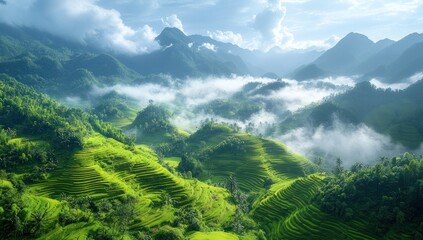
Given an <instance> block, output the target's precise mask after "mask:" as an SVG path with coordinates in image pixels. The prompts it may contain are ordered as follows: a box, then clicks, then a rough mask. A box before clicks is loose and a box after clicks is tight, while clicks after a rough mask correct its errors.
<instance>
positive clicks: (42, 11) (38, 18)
mask: <svg viewBox="0 0 423 240" xmlns="http://www.w3.org/2000/svg"><path fill="white" fill-rule="evenodd" d="M95 3H96V1H93V0H81V1H72V0H62V1H55V0H19V1H8V2H7V4H6V5H1V6H0V21H1V22H4V23H7V24H10V25H17V26H27V27H33V28H37V29H40V30H42V31H47V32H49V33H51V34H55V35H58V36H61V37H63V38H66V39H70V40H74V41H78V42H81V43H93V44H95V45H96V46H99V47H102V48H106V49H110V50H114V51H117V52H124V53H141V52H146V51H150V50H153V49H156V48H157V47H158V45H157V44H156V43H155V42H154V41H153V39H154V37H152V35H155V33H154V31H153V30H152V29H151V27H149V26H148V25H145V26H144V27H142V28H140V29H138V30H135V29H133V28H131V27H129V26H127V25H125V24H124V22H123V21H122V19H121V17H120V13H119V12H117V11H116V10H113V9H105V8H102V7H100V6H98V5H96V4H95Z"/></svg>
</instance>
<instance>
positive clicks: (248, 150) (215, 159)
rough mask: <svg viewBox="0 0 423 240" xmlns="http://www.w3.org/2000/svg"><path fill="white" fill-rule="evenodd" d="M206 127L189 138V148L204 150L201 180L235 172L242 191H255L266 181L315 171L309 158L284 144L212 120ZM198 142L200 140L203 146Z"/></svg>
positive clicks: (215, 180) (200, 151)
mask: <svg viewBox="0 0 423 240" xmlns="http://www.w3.org/2000/svg"><path fill="white" fill-rule="evenodd" d="M205 128H206V127H205ZM207 128H210V129H208V130H207V131H209V132H211V134H210V133H207V132H205V131H206V130H204V129H200V130H199V131H198V132H197V133H196V134H194V135H192V136H191V137H190V138H189V139H188V142H189V143H190V146H189V148H191V150H192V151H197V152H198V153H199V154H200V155H201V153H204V152H207V159H206V160H204V161H203V165H204V169H205V171H206V173H205V174H203V176H201V177H200V179H202V180H207V179H211V180H212V181H214V182H219V181H224V180H225V179H227V178H228V177H229V176H230V175H234V176H235V177H236V179H237V180H238V182H239V186H240V188H241V189H242V190H243V191H247V192H250V191H251V192H258V191H261V190H264V189H265V182H266V181H271V182H275V183H278V182H281V181H287V180H292V179H295V178H298V177H302V176H305V175H306V174H307V173H308V171H314V165H313V164H312V163H311V162H310V161H309V160H307V159H305V158H304V157H302V156H299V155H297V154H295V153H292V152H291V151H289V150H288V148H287V147H286V146H284V145H283V144H280V143H277V142H275V141H272V140H266V139H262V138H259V137H257V136H254V135H251V134H247V133H239V132H236V131H234V130H232V129H230V128H228V127H225V126H223V125H218V124H212V125H211V126H208V127H207ZM200 134H202V135H203V137H201V136H199V135H200ZM209 135H211V136H212V137H209ZM234 139H235V140H234ZM231 141H232V142H234V143H232V142H231ZM199 142H203V144H202V146H199V145H198V143H199ZM237 145H239V146H237ZM222 149H223V150H222Z"/></svg>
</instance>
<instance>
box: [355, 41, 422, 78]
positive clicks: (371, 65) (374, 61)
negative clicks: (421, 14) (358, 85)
mask: <svg viewBox="0 0 423 240" xmlns="http://www.w3.org/2000/svg"><path fill="white" fill-rule="evenodd" d="M419 42H423V34H419V33H412V34H410V35H408V36H406V37H404V38H402V39H401V40H399V41H397V42H395V43H393V44H390V45H388V47H386V48H384V49H382V50H381V51H379V52H377V53H375V54H374V55H372V56H370V57H369V58H368V59H366V60H364V61H363V62H362V63H360V64H359V65H358V66H356V68H355V69H354V72H355V73H358V74H365V73H369V72H372V71H375V70H376V69H378V68H380V67H387V66H389V65H390V64H392V63H393V62H394V61H395V60H396V59H398V57H400V56H401V54H403V53H404V52H405V51H406V50H407V49H408V48H410V47H411V46H413V45H414V44H416V43H419Z"/></svg>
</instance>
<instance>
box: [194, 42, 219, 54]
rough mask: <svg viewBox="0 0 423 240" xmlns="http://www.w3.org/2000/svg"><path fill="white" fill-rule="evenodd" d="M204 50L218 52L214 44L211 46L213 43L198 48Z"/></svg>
mask: <svg viewBox="0 0 423 240" xmlns="http://www.w3.org/2000/svg"><path fill="white" fill-rule="evenodd" d="M202 48H204V49H208V50H210V51H213V52H217V47H216V46H215V45H214V44H211V43H203V44H201V46H199V47H198V50H201V49H202Z"/></svg>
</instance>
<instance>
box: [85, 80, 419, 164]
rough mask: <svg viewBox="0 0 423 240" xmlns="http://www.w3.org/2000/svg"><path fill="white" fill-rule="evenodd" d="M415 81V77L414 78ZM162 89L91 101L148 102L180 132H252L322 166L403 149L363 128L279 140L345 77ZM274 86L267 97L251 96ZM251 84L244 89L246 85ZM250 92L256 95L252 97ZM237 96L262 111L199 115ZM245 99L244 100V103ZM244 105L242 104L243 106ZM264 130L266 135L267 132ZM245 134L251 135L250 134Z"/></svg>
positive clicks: (346, 85) (296, 132) (123, 89)
mask: <svg viewBox="0 0 423 240" xmlns="http://www.w3.org/2000/svg"><path fill="white" fill-rule="evenodd" d="M415 78H416V79H417V77H415ZM166 79H167V80H166V81H165V83H162V84H155V83H146V84H141V85H136V86H129V85H115V86H109V87H97V88H95V89H94V90H93V95H96V96H99V95H100V96H101V95H104V94H106V93H109V92H111V91H115V92H117V93H119V94H121V95H124V96H127V97H130V98H132V99H134V100H136V101H137V102H139V108H140V109H141V108H143V107H145V106H146V105H147V104H148V103H149V101H150V100H153V101H154V103H156V104H162V105H164V106H166V107H167V108H168V109H169V110H170V111H171V112H172V113H173V118H172V121H173V123H174V124H175V125H176V126H178V127H179V128H182V129H184V130H186V131H189V132H193V131H195V130H196V129H197V128H198V127H199V126H200V125H201V123H202V122H203V121H204V120H206V119H214V121H217V122H225V123H236V124H237V125H238V126H240V127H241V128H242V129H243V130H246V127H247V126H250V127H251V126H254V130H252V132H253V133H255V134H260V135H263V136H265V137H269V138H273V139H277V140H280V141H282V142H284V143H285V144H286V145H288V146H289V147H291V149H293V150H294V151H296V152H299V153H301V154H304V155H305V156H307V157H308V158H309V159H315V158H317V157H322V158H324V159H327V160H328V161H332V160H333V159H336V158H338V157H339V158H341V159H342V160H343V161H344V163H345V165H346V166H350V165H351V164H353V163H354V162H367V163H368V162H371V161H374V160H377V159H378V158H379V157H381V156H391V155H392V156H393V155H396V154H401V153H403V152H404V151H406V150H407V149H406V148H405V147H403V146H401V145H398V144H395V143H393V142H392V140H391V139H390V137H389V136H384V135H381V134H379V133H377V132H375V131H374V130H372V129H371V128H369V127H367V126H366V125H363V124H361V125H358V126H352V125H348V124H345V123H342V122H340V121H339V120H336V121H335V124H334V125H333V127H331V128H324V127H318V128H305V127H303V128H297V129H293V130H291V131H289V132H287V133H285V134H280V133H279V131H278V130H277V129H278V127H277V126H278V125H279V124H280V123H281V122H282V121H283V120H284V118H285V117H286V116H287V115H288V114H289V113H290V112H295V111H297V110H300V109H301V108H304V107H306V106H308V105H310V104H313V103H319V102H320V101H322V100H324V99H325V98H328V97H330V96H333V95H336V94H340V93H343V92H345V91H347V90H349V89H351V88H353V87H354V85H355V80H354V79H353V78H349V77H336V78H332V77H329V78H323V79H317V80H311V81H296V80H292V79H281V80H275V79H269V78H255V77H251V76H232V77H228V78H222V77H217V78H216V77H209V78H201V79H198V78H195V79H187V80H173V79H171V78H170V77H166ZM276 81H279V82H280V84H279V85H278V86H276V87H271V88H270V90H269V89H268V91H257V90H259V89H261V88H262V89H265V88H266V86H267V87H269V86H270V85H271V83H274V82H276ZM371 82H372V84H373V85H375V86H376V87H379V88H392V89H404V88H406V87H408V86H409V85H411V84H412V83H414V82H415V79H414V78H410V79H408V80H406V81H404V82H402V83H399V84H398V83H397V84H393V85H389V84H385V83H382V82H381V81H378V80H376V79H373V80H372V81H371ZM248 83H250V85H251V83H254V84H252V85H251V86H252V87H251V86H250V87H248V88H247V86H248V85H247V84H248ZM255 91H256V92H255ZM240 93H242V94H243V96H246V98H247V101H250V102H248V103H247V104H249V103H256V102H260V103H262V104H263V106H264V107H263V108H262V109H261V110H259V111H257V112H255V113H254V114H252V115H251V116H250V117H249V118H248V119H246V120H243V121H241V120H237V119H236V118H230V119H229V118H224V117H222V116H218V115H216V114H212V113H210V112H208V113H206V112H205V111H204V108H203V107H204V106H205V105H206V104H207V103H210V102H211V101H213V100H217V99H222V100H226V99H232V101H237V99H238V98H236V99H235V96H239V94H240ZM244 99H245V98H244ZM243 101H244V100H243ZM269 129H270V131H269ZM250 131H251V129H250Z"/></svg>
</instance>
